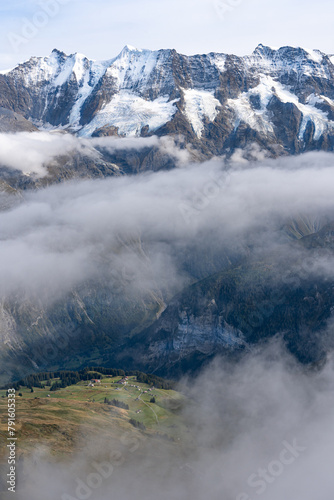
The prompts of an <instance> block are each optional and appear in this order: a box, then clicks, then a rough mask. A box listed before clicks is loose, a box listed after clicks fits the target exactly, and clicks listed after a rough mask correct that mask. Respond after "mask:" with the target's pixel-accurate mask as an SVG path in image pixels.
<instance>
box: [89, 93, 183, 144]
mask: <svg viewBox="0 0 334 500" xmlns="http://www.w3.org/2000/svg"><path fill="white" fill-rule="evenodd" d="M168 99H169V97H168V96H163V97H159V98H157V99H155V100H153V101H148V100H146V99H143V98H142V97H140V96H138V95H135V94H134V93H131V92H127V91H125V90H123V91H120V92H119V93H118V94H117V95H115V96H114V97H113V99H112V100H111V101H110V102H109V103H108V104H106V105H105V106H104V107H103V108H102V109H101V110H100V111H99V113H97V115H96V116H95V117H94V118H93V120H92V121H91V122H90V123H89V124H87V125H85V127H83V128H82V129H81V130H80V132H79V136H91V135H92V133H93V132H94V130H96V129H99V128H101V127H105V126H114V127H117V128H118V133H119V134H120V135H124V136H139V135H140V133H141V130H142V128H143V127H145V126H146V125H148V127H149V130H150V131H153V130H157V129H158V128H159V127H161V126H162V125H164V124H165V123H167V122H169V121H170V120H171V119H172V118H173V116H174V114H175V113H176V110H177V108H176V106H175V102H176V101H177V99H175V100H174V101H170V102H168Z"/></svg>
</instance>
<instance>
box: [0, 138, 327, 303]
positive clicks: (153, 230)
mask: <svg viewBox="0 0 334 500" xmlns="http://www.w3.org/2000/svg"><path fill="white" fill-rule="evenodd" d="M62 140H63V139H62V138H61V141H62ZM122 147H123V146H122ZM131 147H133V145H132V144H131ZM332 161H333V155H331V154H328V153H310V154H306V155H303V156H300V157H296V158H284V159H279V160H269V159H264V160H262V161H258V162H249V161H246V162H245V161H239V160H235V159H234V160H232V161H230V162H227V161H226V160H220V159H213V160H211V161H208V162H205V163H201V164H191V163H183V164H182V166H180V167H179V168H175V169H174V170H171V171H167V172H166V171H164V172H156V173H145V174H141V175H137V176H135V177H128V176H123V177H118V178H115V177H114V178H108V179H104V180H87V181H71V182H67V183H62V184H60V185H56V186H51V187H47V188H44V189H40V190H39V191H25V192H24V194H23V199H22V198H17V200H16V203H15V204H14V206H11V207H10V208H9V209H8V210H6V211H2V212H1V213H0V226H1V241H0V276H1V280H0V294H1V295H2V296H6V295H8V294H12V293H20V292H22V291H23V292H24V293H25V294H28V295H29V294H30V295H31V296H32V297H33V296H36V297H43V298H45V299H46V298H47V299H48V300H50V301H52V300H56V299H58V298H59V296H61V295H64V294H66V293H68V292H69V291H70V290H71V289H73V287H75V286H78V285H80V284H81V283H83V282H85V281H87V280H90V279H99V278H100V277H101V276H104V277H108V276H109V277H110V276H111V275H112V276H114V275H115V273H116V275H121V276H124V275H125V276H126V277H128V281H129V283H130V282H131V288H132V289H133V290H140V291H143V290H152V289H156V288H157V289H160V290H161V289H163V290H168V291H169V292H168V293H169V294H173V293H175V292H176V291H177V290H180V289H181V288H182V287H183V286H184V285H185V284H186V283H188V282H190V281H191V279H192V278H191V277H190V276H189V272H188V271H187V266H185V261H186V260H187V258H188V257H186V256H189V255H190V254H194V253H196V259H197V260H200V259H201V258H202V257H201V256H203V255H207V254H208V253H210V252H211V253H212V255H213V260H214V258H215V257H217V256H219V254H221V253H222V251H224V249H225V250H226V249H229V251H230V252H234V253H238V252H241V253H242V252H243V251H244V249H245V248H246V247H247V246H249V245H251V246H252V248H253V250H252V252H253V253H254V255H258V256H261V255H262V254H263V253H264V252H265V253H267V254H270V255H271V256H272V257H271V258H277V259H279V257H278V256H277V257H274V253H273V252H274V249H275V248H276V249H278V253H279V255H280V259H281V261H282V262H284V261H285V262H286V261H287V259H288V260H291V259H294V258H295V257H296V256H297V255H298V252H299V253H302V252H303V249H301V248H299V249H297V248H294V249H291V246H290V243H289V241H288V238H287V235H286V233H285V232H284V231H283V229H282V228H284V225H285V224H286V223H287V222H288V221H290V220H293V219H294V218H295V219H299V218H300V217H304V218H307V220H308V221H309V222H308V224H309V225H310V226H311V229H310V232H312V224H315V225H316V224H318V222H317V221H319V220H321V219H323V220H327V221H331V220H333V218H332V215H333V210H334V199H333V195H332V186H333V183H334V169H333V167H332ZM318 225H319V224H318ZM283 255H284V258H283V257H282V256H283ZM319 258H320V257H319ZM321 258H322V259H323V263H322V264H321V265H319V266H318V269H319V272H320V269H322V271H321V272H322V273H324V272H327V271H328V272H329V269H331V256H330V255H327V256H321ZM188 267H189V266H188ZM193 267H194V266H193ZM314 269H316V267H314ZM214 270H215V269H213V271H214ZM216 270H219V269H216ZM205 273H207V274H209V269H206V268H205V266H204V270H203V271H202V276H200V277H205Z"/></svg>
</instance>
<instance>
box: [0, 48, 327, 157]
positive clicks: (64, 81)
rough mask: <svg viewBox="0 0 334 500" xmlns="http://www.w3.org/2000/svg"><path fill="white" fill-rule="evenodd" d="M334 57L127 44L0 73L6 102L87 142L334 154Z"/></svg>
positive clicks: (1, 98) (213, 151)
mask: <svg viewBox="0 0 334 500" xmlns="http://www.w3.org/2000/svg"><path fill="white" fill-rule="evenodd" d="M333 63H334V56H328V55H326V54H323V53H322V52H320V51H317V50H314V51H308V50H304V49H301V48H292V47H282V48H280V49H277V50H274V49H271V48H270V47H264V46H263V45H259V46H258V47H257V48H256V49H255V51H254V52H253V53H252V55H250V56H245V57H237V56H233V55H227V54H216V53H210V54H206V55H195V56H184V55H181V54H178V53H177V52H176V51H175V50H159V51H149V50H136V49H134V48H132V47H129V46H127V47H125V48H124V49H123V50H122V52H121V53H120V54H119V55H118V56H117V57H116V58H114V59H111V60H108V61H102V62H97V61H90V60H88V59H87V58H86V57H85V56H83V55H81V54H73V55H70V56H67V55H65V54H64V53H63V52H60V51H58V50H54V51H53V52H52V54H51V55H50V56H49V57H45V58H36V57H34V58H31V59H30V60H29V61H28V62H26V63H24V64H21V65H19V66H18V67H16V68H14V69H13V70H12V71H10V72H8V73H6V74H0V105H1V106H2V107H4V108H6V109H9V110H11V111H14V112H16V113H19V114H21V115H22V116H24V117H25V118H26V119H28V120H30V121H31V122H33V123H34V124H35V125H37V126H39V127H42V128H51V129H52V128H53V129H54V128H56V129H59V128H60V129H66V130H68V131H70V132H74V133H77V134H78V135H80V136H99V135H120V136H147V135H152V134H157V135H160V136H161V135H179V134H181V135H182V136H183V137H185V139H186V142H187V143H191V144H192V145H193V147H194V148H196V149H198V150H199V151H200V152H201V153H202V154H204V155H206V156H208V157H209V156H212V155H217V154H222V153H226V152H230V151H233V150H235V148H240V147H241V148H242V147H244V146H245V145H246V144H248V143H249V142H255V143H258V144H259V145H260V146H261V148H263V149H265V150H267V151H268V152H269V154H270V155H272V156H277V155H280V154H294V153H299V152H302V151H308V150H316V149H322V150H332V149H333V144H334V121H333V120H334V118H333V117H334V65H333Z"/></svg>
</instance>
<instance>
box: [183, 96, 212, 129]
mask: <svg viewBox="0 0 334 500" xmlns="http://www.w3.org/2000/svg"><path fill="white" fill-rule="evenodd" d="M182 90H183V93H184V100H185V111H184V114H185V115H186V117H187V119H188V121H189V122H190V124H191V125H192V127H193V129H194V131H195V133H196V135H197V137H201V135H202V132H203V129H204V124H203V120H204V118H208V119H209V120H210V121H211V122H213V121H214V119H215V118H216V116H217V115H218V113H219V110H218V109H217V108H218V107H221V104H220V102H219V101H218V99H216V98H215V97H214V91H205V90H197V89H182Z"/></svg>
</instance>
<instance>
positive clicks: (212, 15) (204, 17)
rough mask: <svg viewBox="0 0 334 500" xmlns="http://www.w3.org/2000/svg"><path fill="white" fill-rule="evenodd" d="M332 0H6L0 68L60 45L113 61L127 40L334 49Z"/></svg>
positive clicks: (150, 45)
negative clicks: (260, 44) (333, 39)
mask: <svg viewBox="0 0 334 500" xmlns="http://www.w3.org/2000/svg"><path fill="white" fill-rule="evenodd" d="M333 16H334V3H333V2H330V1H329V0H320V1H319V2H317V3H316V4H315V3H314V2H313V1H312V2H311V0H304V1H301V0H294V1H293V2H291V0H290V1H289V0H281V1H280V2H277V1H276V0H275V1H274V0H159V1H156V0H122V1H121V2H120V1H119V0H118V1H116V0H108V1H107V0H95V1H94V2H93V1H91V0H24V1H23V0H11V1H10V2H8V1H5V0H0V47H1V48H0V69H1V70H4V69H9V68H11V67H13V66H15V65H16V64H17V63H18V62H22V61H25V60H27V59H29V57H30V56H32V55H35V56H46V55H48V54H50V53H51V51H52V50H53V49H54V48H57V49H59V50H63V51H64V52H66V53H73V52H81V53H84V54H85V55H86V56H87V57H89V58H91V59H111V58H112V57H115V56H116V55H117V54H118V53H119V52H120V51H121V50H122V48H123V47H124V45H126V44H130V45H133V46H135V47H138V48H147V49H161V48H175V49H176V50H177V51H178V52H181V53H184V54H195V53H207V52H211V51H215V52H226V53H234V54H237V55H246V54H249V53H251V52H252V51H253V50H254V48H255V47H256V46H257V45H258V44H259V43H262V44H264V45H269V46H274V47H279V46H283V45H292V46H303V47H305V48H317V49H320V50H322V51H324V52H327V53H334V48H333V42H332V37H331V35H330V34H331V32H332V19H333Z"/></svg>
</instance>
